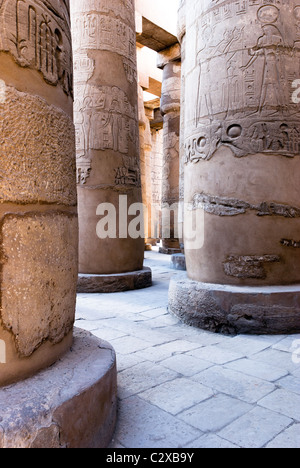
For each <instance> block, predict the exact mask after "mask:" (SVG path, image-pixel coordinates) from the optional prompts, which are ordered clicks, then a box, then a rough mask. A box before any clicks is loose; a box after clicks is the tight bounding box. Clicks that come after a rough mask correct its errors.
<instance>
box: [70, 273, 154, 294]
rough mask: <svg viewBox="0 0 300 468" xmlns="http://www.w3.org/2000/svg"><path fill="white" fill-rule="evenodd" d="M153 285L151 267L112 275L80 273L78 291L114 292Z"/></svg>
mask: <svg viewBox="0 0 300 468" xmlns="http://www.w3.org/2000/svg"><path fill="white" fill-rule="evenodd" d="M150 286H152V271H151V269H150V268H147V267H145V268H143V270H139V271H132V272H129V273H118V274H112V275H84V274H79V276H78V284H77V292H78V293H113V292H123V291H131V290H134V289H144V288H149V287H150Z"/></svg>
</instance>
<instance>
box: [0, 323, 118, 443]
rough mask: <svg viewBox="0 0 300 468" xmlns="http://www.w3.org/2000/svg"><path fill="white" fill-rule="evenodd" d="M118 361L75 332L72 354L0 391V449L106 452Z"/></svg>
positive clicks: (99, 344)
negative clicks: (104, 449)
mask: <svg viewBox="0 0 300 468" xmlns="http://www.w3.org/2000/svg"><path fill="white" fill-rule="evenodd" d="M116 382H117V371H116V355H115V352H114V350H113V348H112V347H111V345H110V344H109V343H107V342H105V341H102V340H100V339H99V338H96V337H95V336H93V335H91V334H90V333H89V332H86V331H83V330H79V329H75V333H74V343H73V347H72V350H71V351H70V352H69V353H67V354H66V355H65V356H64V358H62V359H61V360H60V361H58V362H57V363H56V364H54V365H53V366H52V367H50V368H49V369H47V370H45V371H42V372H40V373H39V374H37V375H36V376H34V377H32V378H30V379H27V380H25V381H23V382H19V383H17V384H15V385H11V386H10V387H5V388H2V389H0V414H1V425H0V448H106V447H108V445H109V443H110V441H111V439H112V436H113V433H114V429H115V424H116V414H117V383H116Z"/></svg>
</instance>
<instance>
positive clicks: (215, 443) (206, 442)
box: [187, 434, 240, 449]
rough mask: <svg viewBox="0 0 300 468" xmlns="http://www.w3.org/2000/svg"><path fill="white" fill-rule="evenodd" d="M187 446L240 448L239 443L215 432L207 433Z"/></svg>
mask: <svg viewBox="0 0 300 468" xmlns="http://www.w3.org/2000/svg"><path fill="white" fill-rule="evenodd" d="M187 448H204V449H212V448H220V449H232V448H235V449H237V448H240V447H238V446H237V445H234V444H232V443H231V442H228V440H225V439H222V438H221V437H219V436H217V435H215V434H205V435H203V436H201V437H199V439H197V440H194V441H193V442H192V443H191V444H188V445H187Z"/></svg>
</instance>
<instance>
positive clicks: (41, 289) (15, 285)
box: [0, 1, 78, 385]
mask: <svg viewBox="0 0 300 468" xmlns="http://www.w3.org/2000/svg"><path fill="white" fill-rule="evenodd" d="M50 3H51V2H50ZM50 3H49V5H48V6H46V5H45V4H44V3H42V2H35V1H23V2H16V1H9V2H8V1H4V2H1V8H0V38H1V39H0V63H1V66H0V137H1V158H2V163H1V184H0V198H1V208H0V217H1V241H0V242H1V312H0V315H1V320H0V340H1V342H2V345H3V343H4V344H5V346H4V345H3V346H4V348H5V356H4V359H3V361H5V362H6V364H3V365H0V385H3V384H8V383H10V382H12V381H17V380H21V379H24V378H26V377H28V376H30V375H32V374H34V373H35V372H37V371H38V370H40V369H42V368H45V367H47V366H49V365H50V364H52V363H53V362H54V361H56V360H57V359H58V358H59V357H60V356H61V355H62V354H63V353H65V352H66V350H67V349H69V348H70V346H71V343H72V330H73V322H74V313H75V300H76V278H77V241H78V239H77V209H76V204H77V200H76V183H75V138H74V125H73V116H72V109H73V99H72V93H73V90H72V56H71V50H72V49H71V36H70V29H69V26H70V24H69V12H68V8H67V4H66V3H64V4H63V5H61V6H60V5H59V3H58V2H52V4H53V5H52V7H53V8H50ZM58 12H59V15H58Z"/></svg>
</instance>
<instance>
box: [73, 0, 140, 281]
mask: <svg viewBox="0 0 300 468" xmlns="http://www.w3.org/2000/svg"><path fill="white" fill-rule="evenodd" d="M71 14H72V28H73V34H72V38H73V49H74V62H75V66H74V90H75V102H74V121H75V128H76V141H77V145H76V152H77V183H78V214H79V239H80V242H79V271H80V273H82V274H95V275H99V274H118V273H121V272H131V271H137V270H140V269H142V265H143V258H144V239H143V238H142V237H138V238H133V236H131V235H130V233H128V232H126V233H125V234H124V229H125V228H126V227H127V226H128V225H129V219H128V220H127V221H128V222H127V221H125V222H124V223H122V225H121V223H119V225H118V226H117V229H116V231H117V232H116V233H115V235H114V236H111V235H107V237H106V238H105V239H103V238H100V237H99V236H98V233H97V232H96V229H97V225H98V223H99V221H100V219H101V218H100V215H99V213H98V211H99V210H98V207H99V206H100V205H101V207H102V208H103V210H104V212H102V215H103V216H104V214H105V210H106V209H107V206H108V204H109V206H110V208H112V209H113V210H115V216H113V218H114V219H111V221H112V223H114V221H116V222H118V221H119V219H120V217H122V214H124V210H125V211H126V213H128V210H129V208H130V207H131V206H132V205H134V204H135V203H142V192H141V170H140V161H139V140H138V138H139V131H138V94H137V64H136V34H135V15H134V2H133V0H126V1H125V2H124V1H123V0H113V2H108V1H107V0H99V1H97V2H96V1H95V0H85V1H84V2H83V1H82V0H73V2H72V9H71ZM119 195H127V196H128V204H127V206H126V208H124V207H120V203H119V201H120V198H119ZM104 207H106V208H104ZM102 208H100V211H101V209H102ZM126 213H125V214H126Z"/></svg>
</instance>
